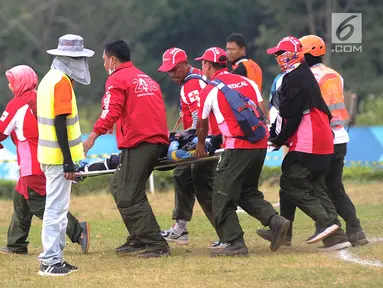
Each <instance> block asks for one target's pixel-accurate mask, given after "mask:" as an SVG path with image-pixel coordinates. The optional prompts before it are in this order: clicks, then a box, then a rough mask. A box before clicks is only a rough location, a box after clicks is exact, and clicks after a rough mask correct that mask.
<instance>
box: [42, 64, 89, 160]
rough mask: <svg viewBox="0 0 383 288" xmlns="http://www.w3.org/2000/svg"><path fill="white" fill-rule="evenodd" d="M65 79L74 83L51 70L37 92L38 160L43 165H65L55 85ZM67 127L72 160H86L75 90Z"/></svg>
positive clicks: (59, 72)
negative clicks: (57, 123)
mask: <svg viewBox="0 0 383 288" xmlns="http://www.w3.org/2000/svg"><path fill="white" fill-rule="evenodd" d="M63 77H65V78H67V79H68V81H69V83H72V82H71V81H70V79H69V78H68V77H67V76H66V75H65V74H64V73H62V72H61V71H59V70H55V69H51V70H50V71H49V72H48V73H47V74H46V75H45V77H44V78H43V79H42V80H41V82H40V85H39V87H38V90H37V120H38V127H39V142H38V149H37V158H38V161H39V162H40V163H41V164H63V161H64V159H63V154H62V152H61V149H60V146H59V143H58V141H57V136H56V128H55V126H54V119H55V109H54V103H55V101H54V99H55V96H54V91H55V85H56V84H57V83H58V82H60V81H61V79H62V78H63ZM66 125H67V132H68V143H69V149H70V153H71V156H72V160H73V161H79V160H81V159H84V152H83V146H82V141H81V130H80V122H79V116H78V111H77V103H76V96H75V94H74V91H73V88H72V114H71V115H69V116H68V117H67V119H66Z"/></svg>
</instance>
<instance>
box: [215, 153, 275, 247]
mask: <svg viewBox="0 0 383 288" xmlns="http://www.w3.org/2000/svg"><path fill="white" fill-rule="evenodd" d="M265 157H266V149H234V150H225V151H224V152H223V153H222V155H221V159H220V161H218V166H217V170H216V171H215V174H214V191H213V213H214V224H215V228H216V230H217V233H218V236H219V238H220V240H221V241H222V242H229V243H230V242H233V241H234V240H236V239H240V238H242V237H243V234H244V233H243V230H242V228H241V225H240V224H239V219H238V216H237V213H236V210H237V206H241V208H242V209H243V210H245V211H246V212H247V213H248V214H249V215H251V216H253V217H255V218H256V219H258V220H259V221H260V222H261V223H262V224H263V225H264V226H268V224H269V221H270V219H271V217H272V216H274V215H275V214H277V212H276V211H275V210H274V208H273V206H272V205H271V204H270V203H269V202H267V201H266V200H265V199H264V197H263V194H262V192H261V191H259V190H258V182H259V176H260V174H261V171H262V167H263V163H264V161H265Z"/></svg>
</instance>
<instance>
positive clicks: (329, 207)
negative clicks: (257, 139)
mask: <svg viewBox="0 0 383 288" xmlns="http://www.w3.org/2000/svg"><path fill="white" fill-rule="evenodd" d="M329 161H330V157H329V156H325V155H324V156H322V155H309V154H305V153H300V152H289V153H287V155H286V156H285V158H284V160H283V163H282V175H281V179H280V191H279V194H280V207H281V216H283V217H285V218H286V219H288V220H290V221H291V222H293V221H294V215H295V210H296V207H298V208H299V209H301V210H302V211H303V212H304V213H305V214H307V215H308V216H309V217H310V218H311V219H313V220H314V221H315V225H316V227H317V228H325V227H327V226H329V225H331V224H338V225H340V221H339V220H338V215H337V213H336V209H335V207H334V204H333V203H332V202H331V200H330V199H329V197H328V195H327V193H326V190H327V189H326V185H325V178H326V167H328V165H329V164H330V162H329ZM290 235H291V230H290Z"/></svg>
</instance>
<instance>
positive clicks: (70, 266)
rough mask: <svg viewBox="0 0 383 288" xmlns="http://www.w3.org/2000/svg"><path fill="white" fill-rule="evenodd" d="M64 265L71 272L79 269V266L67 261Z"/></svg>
mask: <svg viewBox="0 0 383 288" xmlns="http://www.w3.org/2000/svg"><path fill="white" fill-rule="evenodd" d="M62 266H63V267H65V268H68V269H69V271H71V272H77V271H78V267H76V266H74V265H72V264H69V263H68V262H66V261H65V262H63V263H62Z"/></svg>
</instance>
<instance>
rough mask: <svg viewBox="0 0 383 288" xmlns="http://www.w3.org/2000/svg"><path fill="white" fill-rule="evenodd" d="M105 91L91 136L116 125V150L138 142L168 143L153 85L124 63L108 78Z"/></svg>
mask: <svg viewBox="0 0 383 288" xmlns="http://www.w3.org/2000/svg"><path fill="white" fill-rule="evenodd" d="M105 91H106V92H105V95H104V97H103V99H102V114H101V116H100V118H99V119H98V120H97V122H96V123H95V125H94V128H93V131H94V132H95V133H97V134H98V135H101V134H106V133H107V132H108V130H110V129H112V128H113V125H114V123H116V124H117V125H116V128H117V129H116V137H117V146H118V149H125V148H132V147H135V146H137V145H138V144H140V143H142V142H148V143H163V144H168V141H169V140H168V127H167V124H166V110H165V104H164V100H163V98H162V92H161V88H160V86H159V85H158V83H157V82H155V81H154V80H153V79H152V78H150V77H149V76H148V75H146V74H145V73H144V72H142V71H140V70H139V69H137V68H136V67H135V66H134V65H133V64H132V62H126V63H123V64H121V65H120V66H119V67H118V68H117V69H116V71H114V72H113V74H112V75H110V76H109V77H108V79H107V81H106V84H105Z"/></svg>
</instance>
